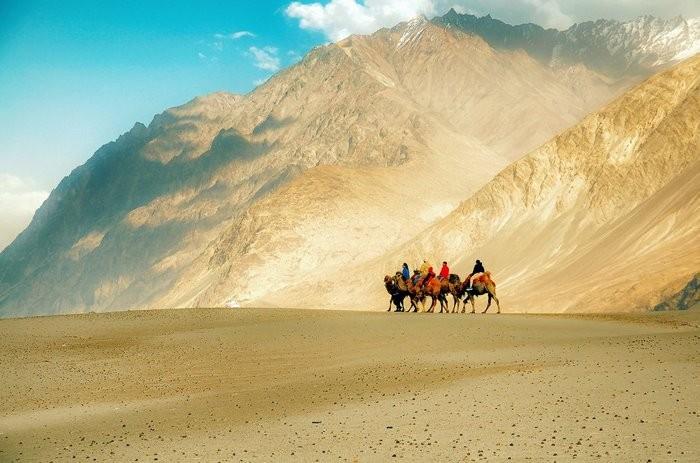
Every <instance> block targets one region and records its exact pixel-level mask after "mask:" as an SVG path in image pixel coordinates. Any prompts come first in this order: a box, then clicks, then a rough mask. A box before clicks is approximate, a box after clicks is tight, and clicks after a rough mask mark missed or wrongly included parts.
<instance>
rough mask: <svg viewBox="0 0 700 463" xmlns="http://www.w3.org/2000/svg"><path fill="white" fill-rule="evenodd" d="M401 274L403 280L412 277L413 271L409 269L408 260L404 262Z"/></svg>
mask: <svg viewBox="0 0 700 463" xmlns="http://www.w3.org/2000/svg"><path fill="white" fill-rule="evenodd" d="M401 276H402V277H403V281H408V279H409V278H411V271H410V270H409V269H408V264H407V263H406V262H404V263H403V268H402V269H401Z"/></svg>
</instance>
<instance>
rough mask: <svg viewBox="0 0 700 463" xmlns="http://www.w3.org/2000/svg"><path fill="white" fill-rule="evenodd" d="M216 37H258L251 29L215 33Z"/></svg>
mask: <svg viewBox="0 0 700 463" xmlns="http://www.w3.org/2000/svg"><path fill="white" fill-rule="evenodd" d="M214 37H215V38H217V39H231V40H238V39H241V38H243V37H257V36H256V35H255V34H253V33H252V32H250V31H236V32H230V33H228V34H214Z"/></svg>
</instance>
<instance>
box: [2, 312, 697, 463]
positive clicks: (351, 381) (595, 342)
mask: <svg viewBox="0 0 700 463" xmlns="http://www.w3.org/2000/svg"><path fill="white" fill-rule="evenodd" d="M699 341H700V313H699V312H698V311H695V310H693V311H689V312H683V313H661V314H648V315H641V316H607V317H593V316H572V317H568V316H536V315H457V314H454V315H452V314H450V315H439V314H432V315H431V314H395V313H391V314H389V313H358V312H335V311H293V310H252V309H235V310H231V309H227V310H219V309H200V310H165V311H148V312H122V313H111V314H90V315H75V316H60V317H44V318H33V319H16V320H0V366H1V367H2V376H1V377H0V391H1V392H0V393H1V394H2V396H1V398H0V461H66V460H70V461H95V460H96V461H105V460H116V461H178V460H186V461H198V460H201V461H251V460H253V461H348V460H349V461H388V460H394V459H396V460H421V461H427V460H433V461H437V460H440V461H476V460H488V461H508V460H511V461H528V460H529V461H570V460H573V459H576V460H577V461H590V460H601V461H643V462H646V461H654V462H656V461H699V460H700V417H699V416H698V413H699V412H700V381H699V378H698V376H699V375H700V369H699V368H698V366H699V363H700V356H699V355H698V354H699V353H700V342H699Z"/></svg>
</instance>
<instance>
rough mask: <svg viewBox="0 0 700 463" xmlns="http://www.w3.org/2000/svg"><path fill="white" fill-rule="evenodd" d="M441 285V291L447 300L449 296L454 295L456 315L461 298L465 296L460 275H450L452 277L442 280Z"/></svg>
mask: <svg viewBox="0 0 700 463" xmlns="http://www.w3.org/2000/svg"><path fill="white" fill-rule="evenodd" d="M440 283H441V285H442V286H441V289H442V293H443V294H444V295H445V299H447V295H448V294H451V295H452V300H453V304H452V313H456V312H457V310H458V309H457V306H458V305H459V302H460V298H461V297H462V295H463V292H462V281H461V280H460V279H459V275H456V274H454V273H450V276H449V277H448V278H447V279H446V280H442V281H441V282H440Z"/></svg>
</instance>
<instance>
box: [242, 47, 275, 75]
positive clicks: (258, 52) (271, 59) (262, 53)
mask: <svg viewBox="0 0 700 463" xmlns="http://www.w3.org/2000/svg"><path fill="white" fill-rule="evenodd" d="M248 51H249V52H250V53H251V54H252V55H253V58H254V59H255V63H253V64H255V66H256V67H258V68H260V69H264V70H266V71H273V72H274V71H277V70H278V69H279V68H280V59H279V57H278V56H277V49H276V48H275V47H263V48H258V47H250V48H249V49H248Z"/></svg>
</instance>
